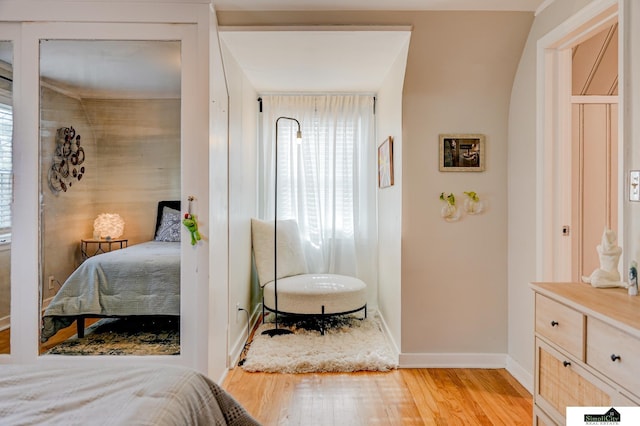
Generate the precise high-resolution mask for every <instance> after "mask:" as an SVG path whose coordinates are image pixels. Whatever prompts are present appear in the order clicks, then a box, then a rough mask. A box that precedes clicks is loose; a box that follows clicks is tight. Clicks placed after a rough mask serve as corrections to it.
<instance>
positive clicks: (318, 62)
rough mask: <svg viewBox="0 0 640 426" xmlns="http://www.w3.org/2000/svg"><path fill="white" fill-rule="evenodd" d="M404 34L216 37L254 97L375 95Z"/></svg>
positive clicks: (295, 33)
mask: <svg viewBox="0 0 640 426" xmlns="http://www.w3.org/2000/svg"><path fill="white" fill-rule="evenodd" d="M409 37H410V32H409V31H330V30H327V31H290V30H287V31H221V32H220V38H221V40H222V43H223V44H224V45H225V46H227V47H228V49H229V51H230V53H231V55H232V56H233V57H234V59H235V60H236V61H237V62H238V64H239V65H240V67H241V68H242V69H243V71H244V73H245V75H246V76H247V78H248V79H249V81H250V82H251V84H252V86H253V87H254V88H255V89H256V91H258V92H259V93H266V92H278V93H283V92H369V93H374V92H376V91H377V90H378V89H379V88H380V86H381V84H382V82H383V81H384V79H385V78H386V76H387V74H388V72H389V69H390V68H391V65H392V64H393V62H394V61H395V59H396V58H398V55H399V54H400V53H401V52H402V51H403V48H405V47H406V46H407V44H408V42H409Z"/></svg>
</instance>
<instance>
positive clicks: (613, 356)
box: [611, 354, 620, 362]
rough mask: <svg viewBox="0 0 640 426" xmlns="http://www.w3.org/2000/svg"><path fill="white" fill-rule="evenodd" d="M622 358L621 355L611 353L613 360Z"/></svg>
mask: <svg viewBox="0 0 640 426" xmlns="http://www.w3.org/2000/svg"><path fill="white" fill-rule="evenodd" d="M619 360H620V355H616V354H611V361H613V362H616V361H619Z"/></svg>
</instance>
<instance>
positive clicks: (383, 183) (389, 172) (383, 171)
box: [378, 136, 393, 188]
mask: <svg viewBox="0 0 640 426" xmlns="http://www.w3.org/2000/svg"><path fill="white" fill-rule="evenodd" d="M391 185H393V138H392V137H391V136H389V137H388V138H387V139H385V141H384V142H382V144H380V146H379V147H378V186H379V187H380V188H386V187H388V186H391Z"/></svg>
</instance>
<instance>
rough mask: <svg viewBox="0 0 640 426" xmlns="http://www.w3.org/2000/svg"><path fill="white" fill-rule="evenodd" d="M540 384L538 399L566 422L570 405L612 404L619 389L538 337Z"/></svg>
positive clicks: (538, 377)
mask: <svg viewBox="0 0 640 426" xmlns="http://www.w3.org/2000/svg"><path fill="white" fill-rule="evenodd" d="M536 351H537V355H536V369H537V383H536V391H535V392H536V394H535V401H536V405H538V406H540V407H541V408H543V409H544V411H546V412H547V413H549V414H550V415H551V416H552V417H554V418H555V419H556V421H557V422H558V423H560V424H564V416H565V411H566V408H567V407H578V406H583V407H585V406H610V405H611V403H612V401H613V396H614V395H615V394H616V391H615V389H614V388H613V387H611V386H609V385H607V384H606V383H605V382H603V381H602V380H600V379H598V378H597V377H595V376H594V375H593V374H591V373H590V372H589V371H588V370H587V369H586V368H584V367H583V366H582V365H581V364H580V363H579V362H578V361H574V360H573V359H572V358H568V357H566V356H565V355H563V354H561V353H560V352H558V351H556V350H555V349H553V348H552V347H551V346H549V345H547V344H546V343H544V342H543V341H541V340H540V339H536Z"/></svg>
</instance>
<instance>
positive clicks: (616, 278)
mask: <svg viewBox="0 0 640 426" xmlns="http://www.w3.org/2000/svg"><path fill="white" fill-rule="evenodd" d="M616 240H617V236H616V233H615V232H614V231H612V230H611V229H606V228H605V230H604V232H603V233H602V242H601V243H600V244H599V245H598V246H597V247H596V249H597V251H598V256H599V258H600V268H598V269H596V270H594V271H593V272H592V273H591V275H590V276H588V277H582V281H584V282H585V283H590V284H591V285H592V286H594V287H626V286H625V285H624V283H623V282H621V281H620V272H618V261H619V260H620V255H621V254H622V249H621V248H620V247H619V246H618V245H617V244H616Z"/></svg>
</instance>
